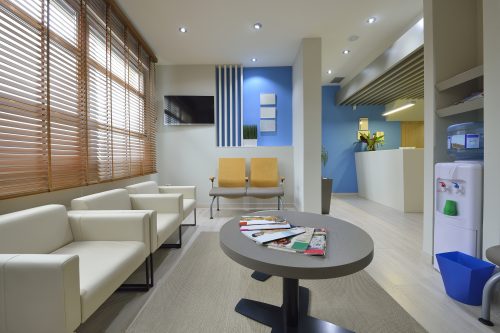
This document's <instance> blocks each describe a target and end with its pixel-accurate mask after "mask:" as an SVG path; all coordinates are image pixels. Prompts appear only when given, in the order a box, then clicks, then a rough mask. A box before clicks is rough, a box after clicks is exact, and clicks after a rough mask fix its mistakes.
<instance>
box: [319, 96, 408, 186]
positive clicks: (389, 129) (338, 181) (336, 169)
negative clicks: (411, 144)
mask: <svg viewBox="0 0 500 333" xmlns="http://www.w3.org/2000/svg"><path fill="white" fill-rule="evenodd" d="M339 89H340V86H323V87H322V94H321V95H322V102H323V103H322V105H323V110H322V142H323V145H324V146H325V147H326V150H327V151H328V162H327V165H326V167H324V168H323V170H322V175H323V177H328V178H333V192H336V193H356V192H358V182H357V179H356V165H355V162H354V152H356V151H361V150H362V149H364V147H361V145H359V144H354V142H356V141H357V131H358V122H359V118H362V117H366V118H368V127H369V128H368V129H369V130H370V133H372V134H373V133H374V132H376V131H382V132H384V137H385V144H384V145H383V146H380V147H379V148H377V149H379V150H382V149H397V148H399V145H400V142H401V126H400V123H399V122H398V121H385V117H383V116H382V113H383V112H384V111H385V107H384V106H383V105H358V106H357V109H356V110H355V111H353V109H352V106H350V105H348V106H340V105H335V97H336V94H337V92H338V91H339Z"/></svg>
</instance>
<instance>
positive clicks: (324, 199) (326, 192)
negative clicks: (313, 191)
mask: <svg viewBox="0 0 500 333" xmlns="http://www.w3.org/2000/svg"><path fill="white" fill-rule="evenodd" d="M332 184H333V179H331V178H322V179H321V214H330V202H331V199H332Z"/></svg>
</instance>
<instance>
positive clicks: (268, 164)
mask: <svg viewBox="0 0 500 333" xmlns="http://www.w3.org/2000/svg"><path fill="white" fill-rule="evenodd" d="M278 185H279V174H278V159H277V158H275V157H272V158H262V157H258V158H252V159H251V160H250V186H252V187H276V186H278Z"/></svg>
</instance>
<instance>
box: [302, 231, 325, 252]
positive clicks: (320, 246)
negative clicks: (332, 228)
mask: <svg viewBox="0 0 500 333" xmlns="http://www.w3.org/2000/svg"><path fill="white" fill-rule="evenodd" d="M304 254H306V255H310V256H324V255H325V254H326V229H325V228H316V229H314V233H313V236H312V239H311V241H310V242H309V246H308V247H307V250H305V251H304Z"/></svg>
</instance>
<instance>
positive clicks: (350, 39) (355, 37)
mask: <svg viewBox="0 0 500 333" xmlns="http://www.w3.org/2000/svg"><path fill="white" fill-rule="evenodd" d="M358 39H359V36H358V35H352V36H349V38H347V40H348V41H350V42H355V41H357V40H358Z"/></svg>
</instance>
